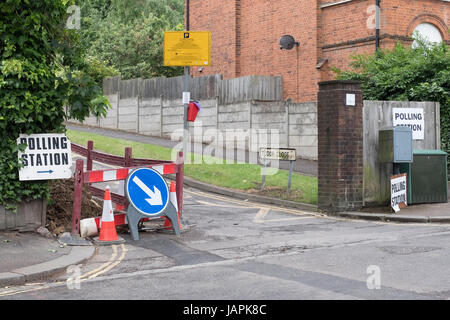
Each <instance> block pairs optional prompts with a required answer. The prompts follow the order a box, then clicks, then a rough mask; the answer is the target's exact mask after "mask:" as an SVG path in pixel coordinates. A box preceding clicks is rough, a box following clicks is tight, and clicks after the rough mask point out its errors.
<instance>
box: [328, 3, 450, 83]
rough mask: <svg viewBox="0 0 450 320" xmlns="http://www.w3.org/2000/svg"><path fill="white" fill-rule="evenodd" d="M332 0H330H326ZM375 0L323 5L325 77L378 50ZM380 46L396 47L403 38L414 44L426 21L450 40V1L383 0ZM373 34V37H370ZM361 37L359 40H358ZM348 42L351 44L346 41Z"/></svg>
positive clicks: (403, 40) (406, 41)
mask: <svg viewBox="0 0 450 320" xmlns="http://www.w3.org/2000/svg"><path fill="white" fill-rule="evenodd" d="M324 1H325V2H330V0H324ZM374 4H375V1H374V0H372V1H368V0H361V1H351V2H349V3H345V4H340V5H335V6H330V7H326V8H323V9H322V16H323V18H322V19H323V21H325V22H324V26H323V30H324V31H323V34H324V36H323V42H322V45H323V46H324V49H323V55H324V57H325V58H327V59H328V62H327V64H326V65H325V67H324V68H323V70H322V71H323V74H322V79H324V80H327V79H332V78H333V77H334V73H332V72H331V70H330V67H331V66H335V67H338V68H342V69H346V68H348V64H349V62H350V60H351V59H350V56H351V55H352V54H355V53H358V54H361V53H368V54H371V53H373V52H374V51H375V40H374V39H373V37H374V35H375V29H374V28H373V26H374ZM380 7H381V24H380V37H381V40H380V46H381V48H382V49H392V48H393V47H394V46H395V44H396V43H397V42H398V41H400V42H402V43H404V44H405V45H407V46H410V45H411V41H410V40H408V39H407V38H408V37H411V35H412V33H413V31H414V29H415V27H416V26H417V25H419V24H420V23H423V22H428V23H432V24H433V25H435V26H436V27H438V29H440V31H441V33H442V37H443V39H444V40H447V41H448V40H450V34H449V32H448V28H449V27H450V24H449V23H450V3H449V2H444V1H442V0H381V5H380ZM371 36H372V38H370V37H371ZM358 39H359V40H360V41H356V40H358ZM346 43H347V44H346Z"/></svg>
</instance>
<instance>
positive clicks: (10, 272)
mask: <svg viewBox="0 0 450 320" xmlns="http://www.w3.org/2000/svg"><path fill="white" fill-rule="evenodd" d="M94 252H95V247H93V246H89V247H70V246H62V245H61V244H60V243H59V242H58V241H57V240H56V239H55V238H52V239H49V238H45V237H43V236H41V235H39V234H37V233H33V232H27V233H19V232H14V231H3V232H0V287H4V286H8V285H12V284H16V285H17V284H23V283H25V282H30V281H35V280H39V279H46V278H48V277H49V276H52V275H54V274H55V273H58V272H62V271H64V270H65V269H66V268H67V267H68V266H70V265H74V264H79V263H82V262H84V261H86V260H87V259H89V258H91V257H92V256H93V254H94Z"/></svg>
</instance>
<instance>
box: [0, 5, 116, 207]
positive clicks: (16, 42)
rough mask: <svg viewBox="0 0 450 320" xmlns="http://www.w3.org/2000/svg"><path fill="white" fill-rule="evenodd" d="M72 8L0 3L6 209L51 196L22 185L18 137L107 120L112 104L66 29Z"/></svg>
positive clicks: (40, 185) (42, 187)
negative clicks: (86, 120)
mask: <svg viewBox="0 0 450 320" xmlns="http://www.w3.org/2000/svg"><path fill="white" fill-rule="evenodd" d="M73 4H74V1H71V0H3V1H1V2H0V16H1V19H0V172H1V175H0V205H4V206H6V207H7V208H12V209H14V208H15V207H16V204H17V203H18V202H21V201H24V200H29V199H38V198H43V197H48V184H47V182H42V181H38V182H36V181H29V182H23V181H19V176H18V171H19V167H20V166H21V164H20V163H19V161H18V158H17V152H18V150H19V149H21V150H24V149H25V145H20V146H18V145H17V142H16V141H17V139H18V137H19V134H32V133H35V134H37V133H52V132H62V131H64V130H65V128H64V125H63V122H64V120H66V118H67V117H71V118H75V119H77V120H80V121H82V120H83V119H84V118H85V117H86V116H88V115H89V114H90V113H91V114H93V115H95V116H101V115H105V114H106V109H107V108H108V105H109V103H108V100H107V99H106V98H105V97H104V96H103V95H102V88H101V87H100V86H99V85H98V84H97V79H96V78H95V76H93V74H96V72H95V70H93V64H92V63H89V59H88V58H87V56H86V54H85V52H84V50H82V46H80V42H79V33H78V32H77V30H69V29H66V28H65V25H66V21H67V19H68V16H69V14H68V13H67V8H68V7H69V6H70V5H73ZM64 106H67V113H66V112H65V107H64Z"/></svg>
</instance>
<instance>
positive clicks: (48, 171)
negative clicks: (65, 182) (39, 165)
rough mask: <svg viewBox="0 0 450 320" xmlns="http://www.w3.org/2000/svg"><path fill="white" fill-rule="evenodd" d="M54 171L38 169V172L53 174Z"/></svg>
mask: <svg viewBox="0 0 450 320" xmlns="http://www.w3.org/2000/svg"><path fill="white" fill-rule="evenodd" d="M53 172H54V171H53V170H47V171H38V172H37V173H50V174H52V173H53Z"/></svg>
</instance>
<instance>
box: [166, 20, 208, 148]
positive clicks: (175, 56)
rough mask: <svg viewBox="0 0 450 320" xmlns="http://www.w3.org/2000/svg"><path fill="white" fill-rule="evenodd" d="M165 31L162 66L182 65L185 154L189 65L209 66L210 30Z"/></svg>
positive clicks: (185, 146) (184, 144)
mask: <svg viewBox="0 0 450 320" xmlns="http://www.w3.org/2000/svg"><path fill="white" fill-rule="evenodd" d="M188 30H189V28H188V27H187V28H186V31H165V32H164V66H168V67H174V66H182V67H184V92H183V106H184V120H183V129H184V134H183V153H184V156H185V157H186V156H187V135H188V129H189V125H188V121H187V113H188V107H189V102H190V91H189V66H198V67H201V66H209V65H210V63H211V32H209V31H188Z"/></svg>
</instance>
